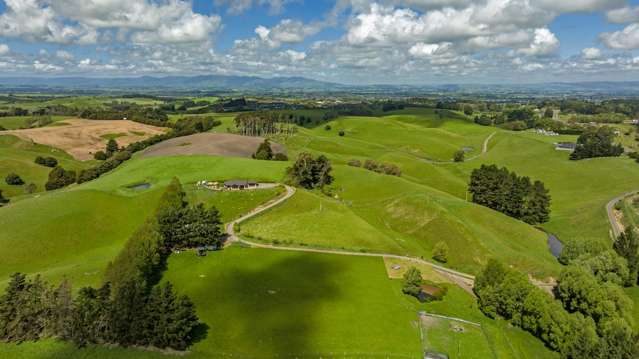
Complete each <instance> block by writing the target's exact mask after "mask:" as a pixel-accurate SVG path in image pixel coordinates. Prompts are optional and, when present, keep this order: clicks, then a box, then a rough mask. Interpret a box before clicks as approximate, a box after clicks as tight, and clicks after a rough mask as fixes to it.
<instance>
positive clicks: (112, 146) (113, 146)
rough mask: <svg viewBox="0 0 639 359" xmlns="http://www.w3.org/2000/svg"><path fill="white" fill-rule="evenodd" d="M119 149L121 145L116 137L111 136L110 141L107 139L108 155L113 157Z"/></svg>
mask: <svg viewBox="0 0 639 359" xmlns="http://www.w3.org/2000/svg"><path fill="white" fill-rule="evenodd" d="M119 149H120V147H119V146H118V143H117V142H116V141H115V140H114V139H112V138H111V139H109V141H107V144H106V151H105V152H106V154H107V156H108V157H111V156H112V155H113V154H114V153H116V152H118V150H119Z"/></svg>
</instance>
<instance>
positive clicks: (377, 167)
mask: <svg viewBox="0 0 639 359" xmlns="http://www.w3.org/2000/svg"><path fill="white" fill-rule="evenodd" d="M348 165H349V166H352V167H363V168H365V169H367V170H369V171H373V172H377V173H382V174H387V175H391V176H397V177H401V175H402V170H401V169H400V168H399V167H398V166H397V165H394V164H392V163H382V162H377V161H375V160H370V159H368V160H366V161H364V163H363V164H362V161H360V160H350V161H348Z"/></svg>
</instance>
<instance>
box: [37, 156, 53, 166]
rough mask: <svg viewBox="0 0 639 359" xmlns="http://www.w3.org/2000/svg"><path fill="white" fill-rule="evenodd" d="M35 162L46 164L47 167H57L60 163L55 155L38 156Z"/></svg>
mask: <svg viewBox="0 0 639 359" xmlns="http://www.w3.org/2000/svg"><path fill="white" fill-rule="evenodd" d="M35 163H37V164H39V165H41V166H46V167H51V168H53V167H55V166H57V165H58V160H56V159H55V158H53V157H41V156H38V157H36V159H35Z"/></svg>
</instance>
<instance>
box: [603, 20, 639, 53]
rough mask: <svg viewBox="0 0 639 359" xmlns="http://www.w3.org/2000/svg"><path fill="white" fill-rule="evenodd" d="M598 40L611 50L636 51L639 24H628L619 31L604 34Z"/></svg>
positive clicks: (638, 43) (638, 42)
mask: <svg viewBox="0 0 639 359" xmlns="http://www.w3.org/2000/svg"><path fill="white" fill-rule="evenodd" d="M599 38H600V39H601V42H603V43H604V45H606V46H608V47H609V48H611V49H623V50H631V49H637V48H639V24H637V23H634V24H630V25H628V26H626V27H625V28H624V29H623V30H620V31H614V32H605V33H603V34H601V35H600V36H599Z"/></svg>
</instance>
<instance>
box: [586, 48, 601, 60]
mask: <svg viewBox="0 0 639 359" xmlns="http://www.w3.org/2000/svg"><path fill="white" fill-rule="evenodd" d="M581 56H582V57H583V58H584V59H587V60H594V59H599V58H601V50H599V49H598V48H596V47H588V48H585V49H583V50H581Z"/></svg>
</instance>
